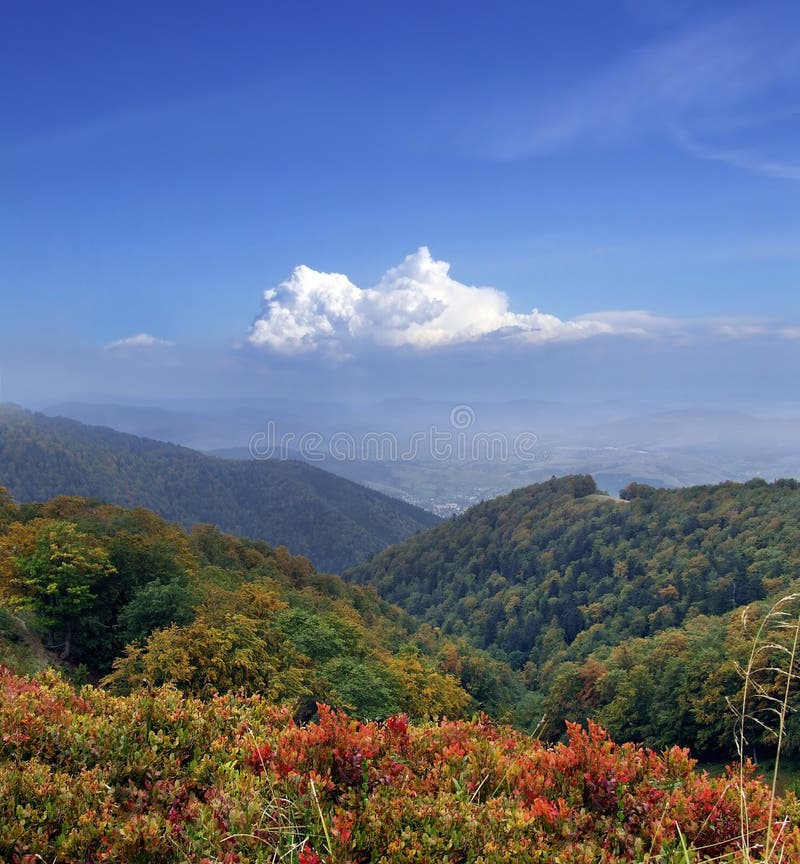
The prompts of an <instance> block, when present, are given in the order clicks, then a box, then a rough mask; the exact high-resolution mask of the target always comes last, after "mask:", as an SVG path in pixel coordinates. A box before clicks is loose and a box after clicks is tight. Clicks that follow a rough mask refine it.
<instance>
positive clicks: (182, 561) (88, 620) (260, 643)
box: [0, 489, 510, 717]
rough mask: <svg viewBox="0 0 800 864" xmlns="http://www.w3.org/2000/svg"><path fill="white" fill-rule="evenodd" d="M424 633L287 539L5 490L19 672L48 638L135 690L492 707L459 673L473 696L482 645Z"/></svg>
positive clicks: (3, 598) (373, 705)
mask: <svg viewBox="0 0 800 864" xmlns="http://www.w3.org/2000/svg"><path fill="white" fill-rule="evenodd" d="M12 613H15V614H12ZM22 613H24V616H25V619H26V620H27V622H28V624H27V625H25V624H24V622H23V620H22V619H21V618H20V617H19V615H20V614H22ZM416 629H417V628H416V625H415V623H414V621H413V620H412V619H411V618H410V617H409V616H408V615H406V614H405V613H403V612H401V610H399V609H398V608H397V607H392V606H390V605H389V604H388V603H386V602H385V601H383V600H380V599H379V598H378V597H377V595H376V594H375V593H374V591H371V590H369V589H364V588H360V587H358V586H352V585H347V584H346V583H344V582H342V580H341V579H340V578H339V577H337V576H327V575H323V574H319V573H317V572H316V571H315V570H314V568H313V567H312V566H311V563H310V562H309V561H308V559H306V558H303V557H296V556H292V555H291V554H290V553H288V552H287V551H286V549H285V548H283V547H279V548H277V549H273V548H272V547H270V546H268V545H267V544H266V543H264V542H263V541H249V540H240V539H237V538H235V537H233V536H231V535H227V534H222V533H220V532H219V531H217V530H216V529H215V528H213V527H212V526H209V525H205V526H203V525H198V526H195V527H194V528H193V529H192V531H191V533H189V534H187V533H186V532H185V531H183V529H181V528H180V527H179V526H177V525H174V524H170V523H167V522H165V521H164V520H162V519H161V518H159V517H158V516H156V515H155V514H154V513H152V512H150V511H148V510H145V509H143V508H137V509H134V510H127V509H124V508H121V507H117V506H113V505H107V504H101V503H99V502H97V501H87V500H85V499H82V498H78V497H60V498H56V499H54V500H52V501H50V502H46V503H42V504H25V505H21V506H19V507H16V506H15V505H14V504H13V502H12V501H10V500H9V498H8V497H7V496H6V495H5V493H4V491H3V490H2V489H0V649H3V650H4V652H5V653H4V654H3V662H5V663H7V664H8V665H11V666H14V667H16V668H18V669H19V670H20V671H23V672H27V671H32V670H33V669H35V668H40V666H41V663H33V662H32V661H33V660H35V659H36V658H35V657H34V656H33V655H32V654H31V652H30V651H28V652H24V651H22V652H16V653H15V652H13V651H11V650H10V649H11V647H13V644H14V643H18V642H20V641H21V639H22V637H23V636H27V635H29V634H31V635H32V634H33V633H36V634H38V635H39V637H40V639H41V642H40V643H39V652H38V653H39V654H40V655H41V654H44V653H46V651H45V649H49V650H50V651H51V654H50V657H51V658H52V659H53V660H56V658H60V660H61V661H62V663H61V665H62V666H64V668H66V669H73V670H75V674H78V675H83V676H89V677H90V678H91V679H93V680H99V679H100V678H101V677H104V681H105V684H106V685H107V686H108V687H110V688H111V689H113V690H115V691H119V692H124V693H127V692H130V691H133V690H137V689H140V688H141V687H152V686H155V685H159V684H163V683H172V684H174V685H175V686H177V687H179V688H180V689H181V690H183V691H184V692H186V693H188V694H193V695H196V696H208V695H210V694H213V693H224V692H245V693H259V694H261V695H262V696H263V697H265V698H267V699H268V700H269V701H271V702H275V703H287V702H288V703H290V704H294V705H296V706H299V708H298V710H301V712H305V711H310V712H311V713H313V711H314V704H315V702H316V700H320V701H324V702H327V703H328V704H333V705H338V706H340V707H343V708H347V709H348V710H351V711H353V712H354V713H355V714H356V715H357V716H362V717H385V716H388V715H389V714H391V713H394V712H396V711H406V712H408V713H409V714H410V715H412V716H426V715H433V714H448V715H449V716H458V715H460V714H462V713H463V712H464V711H466V710H476V709H478V708H480V707H487V706H485V705H484V701H483V699H482V694H481V686H480V682H479V681H477V682H476V681H472V682H470V681H469V680H468V678H469V676H468V675H464V676H463V677H464V680H465V681H467V683H468V686H470V687H471V688H472V690H473V691H474V693H475V696H474V698H473V697H471V696H470V695H469V694H468V693H467V692H466V690H465V689H464V688H462V686H461V682H460V679H459V678H458V677H457V675H456V674H451V669H450V668H448V663H449V664H450V665H451V666H455V667H457V669H456V671H458V670H461V669H464V668H466V669H470V668H474V666H475V663H476V662H480V656H481V655H480V652H475V651H474V650H470V649H466V650H463V651H462V650H460V648H459V647H458V646H457V645H454V644H452V643H447V644H445V643H444V642H441V643H439V642H437V640H435V639H432V638H431V637H430V634H427V635H426V634H422V635H423V636H424V638H418V637H417V636H416V634H415V631H416ZM21 647H22V646H21ZM445 648H446V649H447V650H446V651H444V649H445ZM437 652H438V653H437ZM439 655H441V656H439ZM15 658H16V660H15ZM487 669H488V670H490V671H489V672H488V673H487V678H491V677H492V675H493V671H492V665H491V661H489V662H488V665H487ZM509 674H510V673H509ZM495 677H496V676H495ZM484 689H485V688H484ZM303 706H305V708H303ZM488 707H491V706H488Z"/></svg>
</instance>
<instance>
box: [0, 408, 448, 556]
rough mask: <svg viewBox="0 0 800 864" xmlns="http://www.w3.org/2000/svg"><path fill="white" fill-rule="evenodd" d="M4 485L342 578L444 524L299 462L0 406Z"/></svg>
mask: <svg viewBox="0 0 800 864" xmlns="http://www.w3.org/2000/svg"><path fill="white" fill-rule="evenodd" d="M0 486H6V487H7V488H8V489H9V491H10V492H11V494H12V495H13V496H14V497H15V498H16V500H17V501H44V500H48V499H50V498H53V497H54V496H56V495H81V496H84V497H90V498H92V497H93V498H101V499H103V500H105V501H108V502H110V503H114V504H121V505H124V506H142V507H147V508H149V509H151V510H154V511H155V512H156V513H158V514H160V515H161V516H163V517H164V518H166V519H169V520H172V521H176V522H180V523H181V524H183V525H190V524H193V523H198V522H204V523H211V524H213V525H216V526H217V527H219V528H220V529H222V530H224V531H228V532H231V533H234V534H237V535H240V536H244V537H250V538H254V539H262V540H266V541H267V542H269V543H270V544H272V545H285V546H288V547H289V549H290V550H291V551H292V552H293V553H295V554H302V555H307V556H308V557H309V558H311V560H312V561H313V563H314V565H315V566H316V567H317V568H319V569H320V570H323V571H329V572H339V571H341V570H343V569H346V568H347V567H352V566H354V565H355V564H357V563H359V562H361V561H364V560H366V559H367V558H368V557H369V556H371V555H373V554H374V553H376V552H379V551H380V550H381V549H383V548H385V547H386V546H387V545H390V544H392V543H397V542H399V541H401V540H404V539H406V538H407V537H409V536H411V535H412V534H414V533H416V532H417V531H419V530H421V529H424V528H430V527H431V526H433V525H435V524H436V522H437V521H438V519H437V517H436V516H434V515H433V514H431V513H429V512H427V511H425V510H422V509H420V508H418V507H415V506H413V505H411V504H408V503H405V502H403V501H398V500H395V499H393V498H390V497H388V496H386V495H383V494H381V493H379V492H375V491H373V490H371V489H367V488H366V487H364V486H360V485H359V484H357V483H353V482H351V481H349V480H346V479H343V478H341V477H338V476H335V475H333V474H330V473H328V472H326V471H322V470H320V469H318V468H314V467H312V466H311V465H308V464H306V463H303V462H296V461H278V460H265V461H254V460H250V461H231V460H223V459H217V458H213V457H211V456H208V455H205V454H203V453H199V452H197V451H194V450H190V449H187V448H185V447H181V446H177V445H174V444H166V443H163V442H160V441H155V440H151V439H147V438H140V437H137V436H134V435H129V434H125V433H122V432H116V431H114V430H112V429H108V428H105V427H101V426H87V425H84V424H82V423H79V422H76V421H74V420H69V419H66V418H63V417H49V416H45V415H43V414H34V413H31V412H29V411H25V410H23V409H21V408H19V407H17V406H13V405H2V406H0Z"/></svg>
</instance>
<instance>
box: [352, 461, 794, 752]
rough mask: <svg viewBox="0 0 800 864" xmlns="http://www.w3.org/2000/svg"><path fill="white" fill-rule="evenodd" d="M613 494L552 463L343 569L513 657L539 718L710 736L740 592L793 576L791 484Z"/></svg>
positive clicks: (740, 635) (553, 726)
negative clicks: (548, 474) (541, 475)
mask: <svg viewBox="0 0 800 864" xmlns="http://www.w3.org/2000/svg"><path fill="white" fill-rule="evenodd" d="M624 497H625V498H626V499H627V500H619V499H612V498H609V497H608V496H605V495H600V494H598V493H597V489H596V487H595V484H594V481H593V480H592V478H591V477H584V476H579V477H565V478H561V479H553V480H551V481H548V482H545V483H541V484H537V485H534V486H529V487H527V488H524V489H519V490H517V491H515V492H513V493H511V494H510V495H507V496H504V497H502V498H497V499H494V500H492V501H488V502H485V503H483V504H480V505H478V506H476V507H474V508H472V509H471V510H469V511H467V512H466V513H465V514H463V515H462V516H461V517H459V518H456V519H454V520H452V521H451V522H449V523H446V524H442V525H440V526H437V527H436V528H435V529H433V530H431V531H428V532H426V533H424V534H420V535H418V536H416V537H413V538H411V539H410V540H408V541H406V542H405V543H403V544H400V545H398V546H394V547H391V548H389V549H387V550H386V551H384V552H382V553H381V554H379V555H378V556H376V557H375V558H374V559H373V560H372V561H371V562H369V563H368V564H364V565H361V566H360V567H358V568H356V569H354V570H352V571H351V572H349V573H348V574H346V578H348V579H349V580H351V581H353V582H356V583H360V584H369V585H372V586H374V587H375V588H376V589H377V590H378V592H379V593H380V594H381V596H383V597H385V598H386V599H388V600H390V601H391V602H394V603H397V604H399V605H400V606H402V607H403V608H404V609H406V610H407V611H408V612H410V613H412V614H414V615H416V616H419V617H420V618H421V619H422V620H424V621H426V622H428V623H429V624H431V625H434V626H437V627H440V628H441V629H442V631H443V633H444V634H449V635H459V636H463V637H466V638H468V639H469V640H470V641H471V642H472V644H474V645H476V646H479V647H481V648H484V649H487V650H489V651H490V652H491V653H492V654H494V655H495V656H496V657H498V658H499V659H501V660H505V661H508V662H509V663H510V664H511V665H512V666H514V667H515V668H517V669H521V670H523V673H524V676H525V678H526V681H527V684H528V686H529V688H530V689H531V690H532V691H533V692H535V693H537V694H538V697H539V699H540V703H539V704H540V705H541V706H542V709H543V710H546V711H547V712H548V715H549V717H550V731H551V732H552V733H554V734H558V731H559V730H560V728H562V721H563V719H565V718H567V719H580V717H585V716H595V717H599V719H600V720H601V721H602V722H605V723H607V724H608V725H609V726H610V728H611V729H612V731H613V732H614V734H616V735H619V736H620V737H629V738H639V739H645V740H650V741H654V742H657V743H667V742H669V743H674V742H676V741H678V742H681V743H696V741H697V740H698V739H699V740H700V742H701V744H703V745H704V746H707V747H708V748H709V749H713V748H714V747H719V748H720V749H725V748H726V746H728V745H729V744H730V741H729V740H728V739H726V737H725V736H726V735H727V734H728V726H729V723H728V720H729V711H728V707H727V705H726V696H727V697H730V696H732V695H733V694H735V693H737V692H738V690H739V689H740V686H741V679H740V677H739V676H738V674H737V672H736V670H735V661H737V660H742V658H743V656H744V657H746V645H747V643H748V639H749V638H750V637H751V636H752V632H750V633H749V634H748V632H745V630H743V629H742V627H741V619H742V615H741V607H743V606H744V605H745V604H749V603H751V602H752V601H758V600H761V599H762V598H766V597H769V596H777V595H779V594H780V593H781V592H788V591H789V590H790V589H791V587H792V586H793V583H794V582H795V580H797V579H798V577H800V486H799V485H798V483H797V482H796V481H794V480H780V481H777V482H775V483H772V484H768V483H766V482H764V481H762V480H753V481H750V482H748V483H745V484H735V483H724V484H721V485H718V486H703V487H694V488H689V489H677V490H664V489H661V490H657V489H653V488H650V487H646V486H640V485H632V486H630V487H628V488H627V489H626V490H625V491H624ZM760 611H763V610H760ZM753 614H755V613H753ZM798 735H800V730H798ZM726 740H728V744H726ZM796 745H797V746H798V747H800V740H798V741H797V742H796Z"/></svg>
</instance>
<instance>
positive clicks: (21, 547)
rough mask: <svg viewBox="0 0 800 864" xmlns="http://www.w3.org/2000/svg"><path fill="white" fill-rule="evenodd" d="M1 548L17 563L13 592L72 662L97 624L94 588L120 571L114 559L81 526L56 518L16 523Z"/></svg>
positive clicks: (9, 588)
mask: <svg viewBox="0 0 800 864" xmlns="http://www.w3.org/2000/svg"><path fill="white" fill-rule="evenodd" d="M17 526H18V528H17ZM15 528H17V530H14V529H15ZM0 544H2V546H3V547H4V550H3V551H4V552H5V560H6V562H8V561H9V559H10V561H11V564H12V566H11V568H10V573H9V574H8V576H10V578H8V579H7V583H6V591H7V593H8V594H9V596H10V597H11V599H12V600H14V601H16V602H17V603H19V605H22V606H27V607H29V608H31V609H33V611H34V612H35V613H36V615H37V616H38V618H39V621H40V622H41V624H42V625H43V626H44V627H45V628H47V630H48V631H49V632H50V641H51V644H52V645H53V647H55V646H56V645H60V646H61V648H62V650H61V659H62V660H66V659H67V658H68V657H69V655H70V651H71V649H72V644H73V639H74V637H75V636H76V635H77V634H78V633H80V632H81V631H83V630H86V629H87V628H89V627H90V626H91V619H92V611H93V607H94V604H95V601H96V600H97V595H96V594H95V593H94V591H93V588H94V587H95V586H96V585H97V583H98V582H100V581H101V580H103V579H105V578H107V577H109V576H111V575H113V573H114V567H113V566H112V564H111V562H110V561H109V560H108V555H107V554H106V552H105V550H104V549H102V548H101V547H100V546H98V545H97V544H96V541H95V540H94V539H93V538H91V537H89V536H88V535H86V534H82V533H81V532H80V531H78V529H77V527H76V526H75V525H73V524H71V523H68V522H61V521H58V520H53V519H37V520H34V521H33V522H32V523H30V524H28V525H21V524H19V523H16V524H15V525H12V526H11V529H10V530H9V532H8V534H7V535H6V536H5V537H3V538H2V540H1V541H0ZM15 553H21V554H15Z"/></svg>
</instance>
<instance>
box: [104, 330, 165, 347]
mask: <svg viewBox="0 0 800 864" xmlns="http://www.w3.org/2000/svg"><path fill="white" fill-rule="evenodd" d="M173 344H174V343H172V342H169V341H168V340H166V339H157V338H156V337H155V336H151V335H150V334H149V333H137V334H136V335H135V336H128V337H127V338H125V339H117V340H115V341H114V342H109V343H108V345H106V346H105V347H106V350H107V351H114V350H117V349H120V348H156V347H159V348H169V347H171V346H172V345H173Z"/></svg>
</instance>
